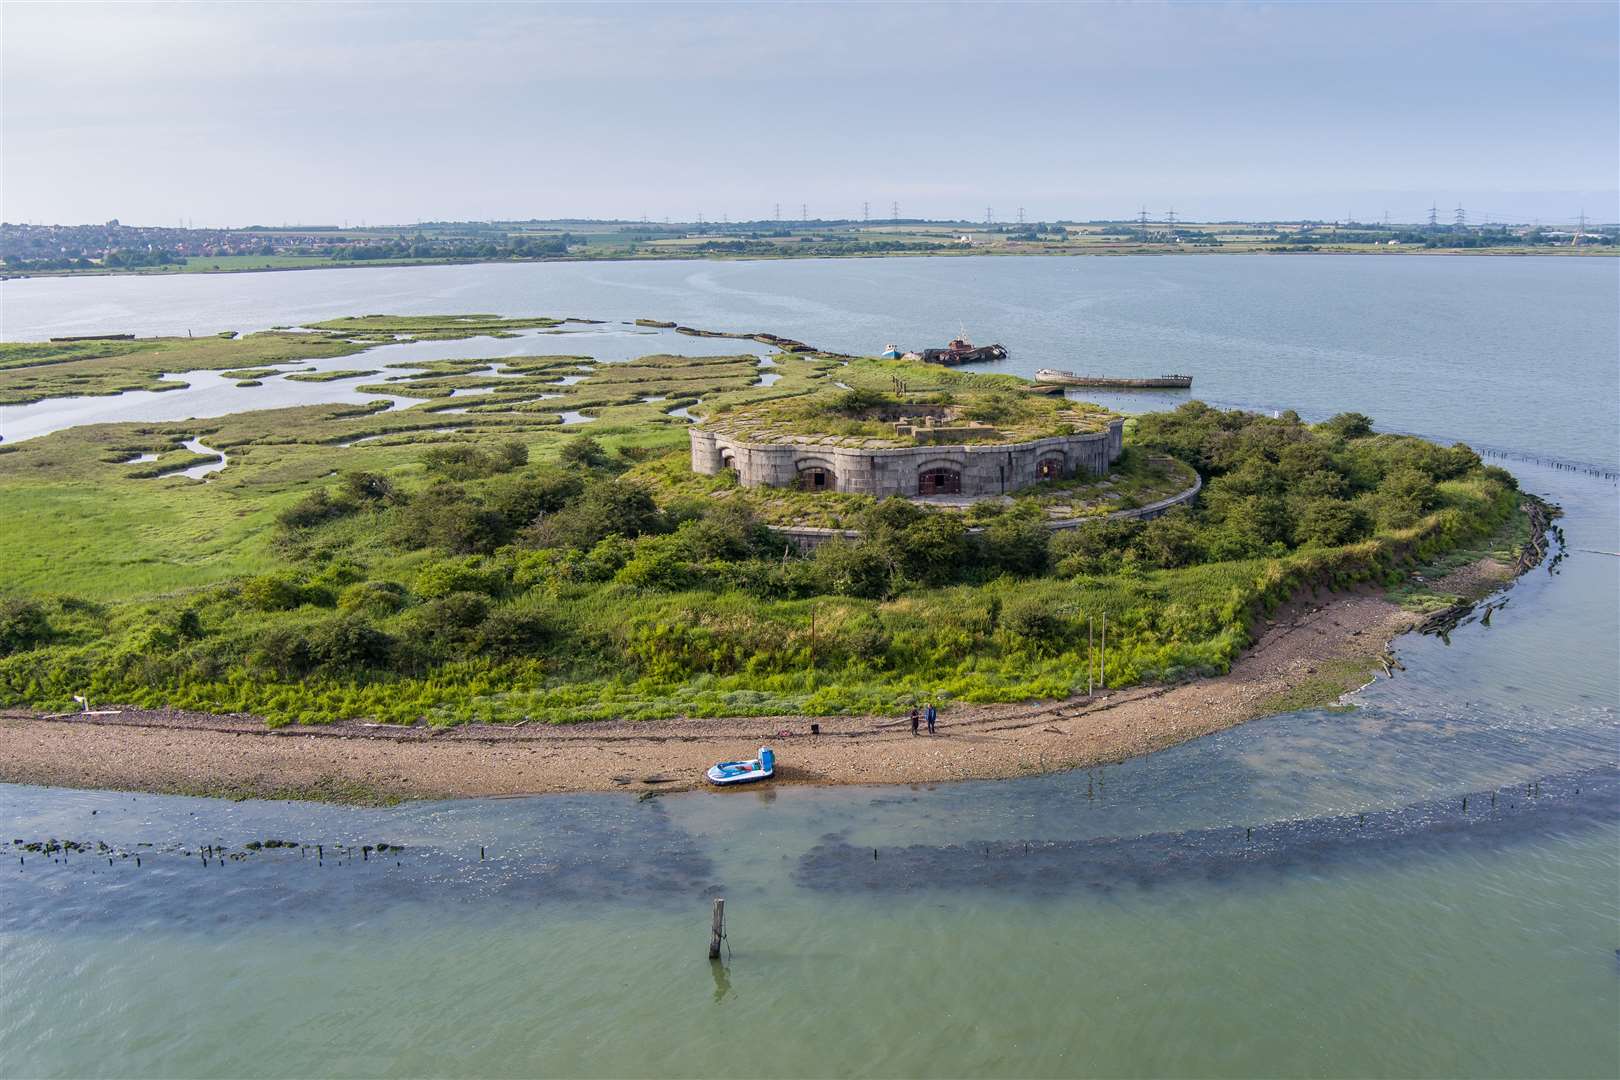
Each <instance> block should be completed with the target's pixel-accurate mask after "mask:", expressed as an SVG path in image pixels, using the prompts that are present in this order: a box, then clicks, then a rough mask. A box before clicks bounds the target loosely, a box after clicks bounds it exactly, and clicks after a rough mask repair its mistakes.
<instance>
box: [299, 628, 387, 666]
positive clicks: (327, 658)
mask: <svg viewBox="0 0 1620 1080" xmlns="http://www.w3.org/2000/svg"><path fill="white" fill-rule="evenodd" d="M308 640H309V654H310V658H311V659H312V660H313V661H314V662H315V663H316V664H318V665H320V666H321V667H324V668H327V669H328V670H330V671H332V672H333V673H340V672H352V671H354V670H355V669H364V668H380V667H386V666H387V665H388V660H389V657H390V655H391V654H392V652H393V648H394V639H393V638H392V637H390V636H389V635H387V634H385V633H383V632H382V631H381V630H379V629H377V627H375V626H373V625H372V624H371V623H370V622H369V621H368V620H367V619H366V618H365V617H364V616H362V615H356V614H349V615H340V616H338V617H337V618H335V619H330V620H328V621H327V622H325V623H322V624H321V625H320V626H318V627H316V628H315V630H314V631H313V632H312V633H311V634H310V635H309V639H308Z"/></svg>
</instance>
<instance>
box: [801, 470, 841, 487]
mask: <svg viewBox="0 0 1620 1080" xmlns="http://www.w3.org/2000/svg"><path fill="white" fill-rule="evenodd" d="M799 487H800V488H802V489H803V490H805V491H837V490H838V477H836V476H834V475H833V471H832V470H831V469H824V468H822V467H821V466H820V465H810V466H807V467H805V468H803V469H800V470H799Z"/></svg>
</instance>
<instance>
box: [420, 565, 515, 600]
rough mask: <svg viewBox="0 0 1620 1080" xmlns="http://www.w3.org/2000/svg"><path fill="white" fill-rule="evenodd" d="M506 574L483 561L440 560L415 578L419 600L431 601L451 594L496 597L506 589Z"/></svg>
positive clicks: (499, 568)
mask: <svg viewBox="0 0 1620 1080" xmlns="http://www.w3.org/2000/svg"><path fill="white" fill-rule="evenodd" d="M506 580H507V579H506V572H505V570H504V569H503V568H502V567H500V566H490V565H487V564H486V563H485V562H484V560H483V559H480V558H477V557H476V556H475V557H470V558H465V559H441V560H439V561H438V562H431V563H428V564H427V565H426V566H423V567H422V569H421V570H420V571H419V572H418V573H417V575H416V582H415V591H416V594H417V595H418V596H421V597H425V598H428V599H433V598H436V597H440V596H449V595H450V594H451V593H483V594H485V595H486V596H498V595H500V594H501V593H502V592H503V591H505V589H506Z"/></svg>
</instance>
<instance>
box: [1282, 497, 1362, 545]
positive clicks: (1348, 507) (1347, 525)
mask: <svg viewBox="0 0 1620 1080" xmlns="http://www.w3.org/2000/svg"><path fill="white" fill-rule="evenodd" d="M1366 531H1367V523H1366V520H1365V518H1364V517H1363V515H1362V514H1361V512H1360V511H1359V510H1357V509H1356V507H1355V506H1353V505H1352V504H1350V503H1347V502H1341V501H1339V500H1338V499H1326V498H1323V499H1311V500H1309V501H1307V502H1306V503H1305V506H1304V508H1303V509H1302V510H1301V511H1300V515H1299V520H1298V521H1297V522H1296V523H1295V525H1294V542H1295V543H1297V544H1314V545H1316V546H1318V547H1337V546H1338V545H1340V544H1348V543H1351V542H1352V541H1355V540H1360V539H1361V538H1362V537H1363V536H1364V535H1366Z"/></svg>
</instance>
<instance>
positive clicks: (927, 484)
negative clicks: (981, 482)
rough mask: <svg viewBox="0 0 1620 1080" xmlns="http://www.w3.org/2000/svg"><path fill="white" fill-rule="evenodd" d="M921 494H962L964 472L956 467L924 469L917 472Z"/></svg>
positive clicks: (918, 489) (918, 490)
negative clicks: (958, 470)
mask: <svg viewBox="0 0 1620 1080" xmlns="http://www.w3.org/2000/svg"><path fill="white" fill-rule="evenodd" d="M917 494H919V495H960V494H962V474H961V473H959V472H957V471H956V470H955V469H924V470H923V471H922V472H920V473H918V474H917Z"/></svg>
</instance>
